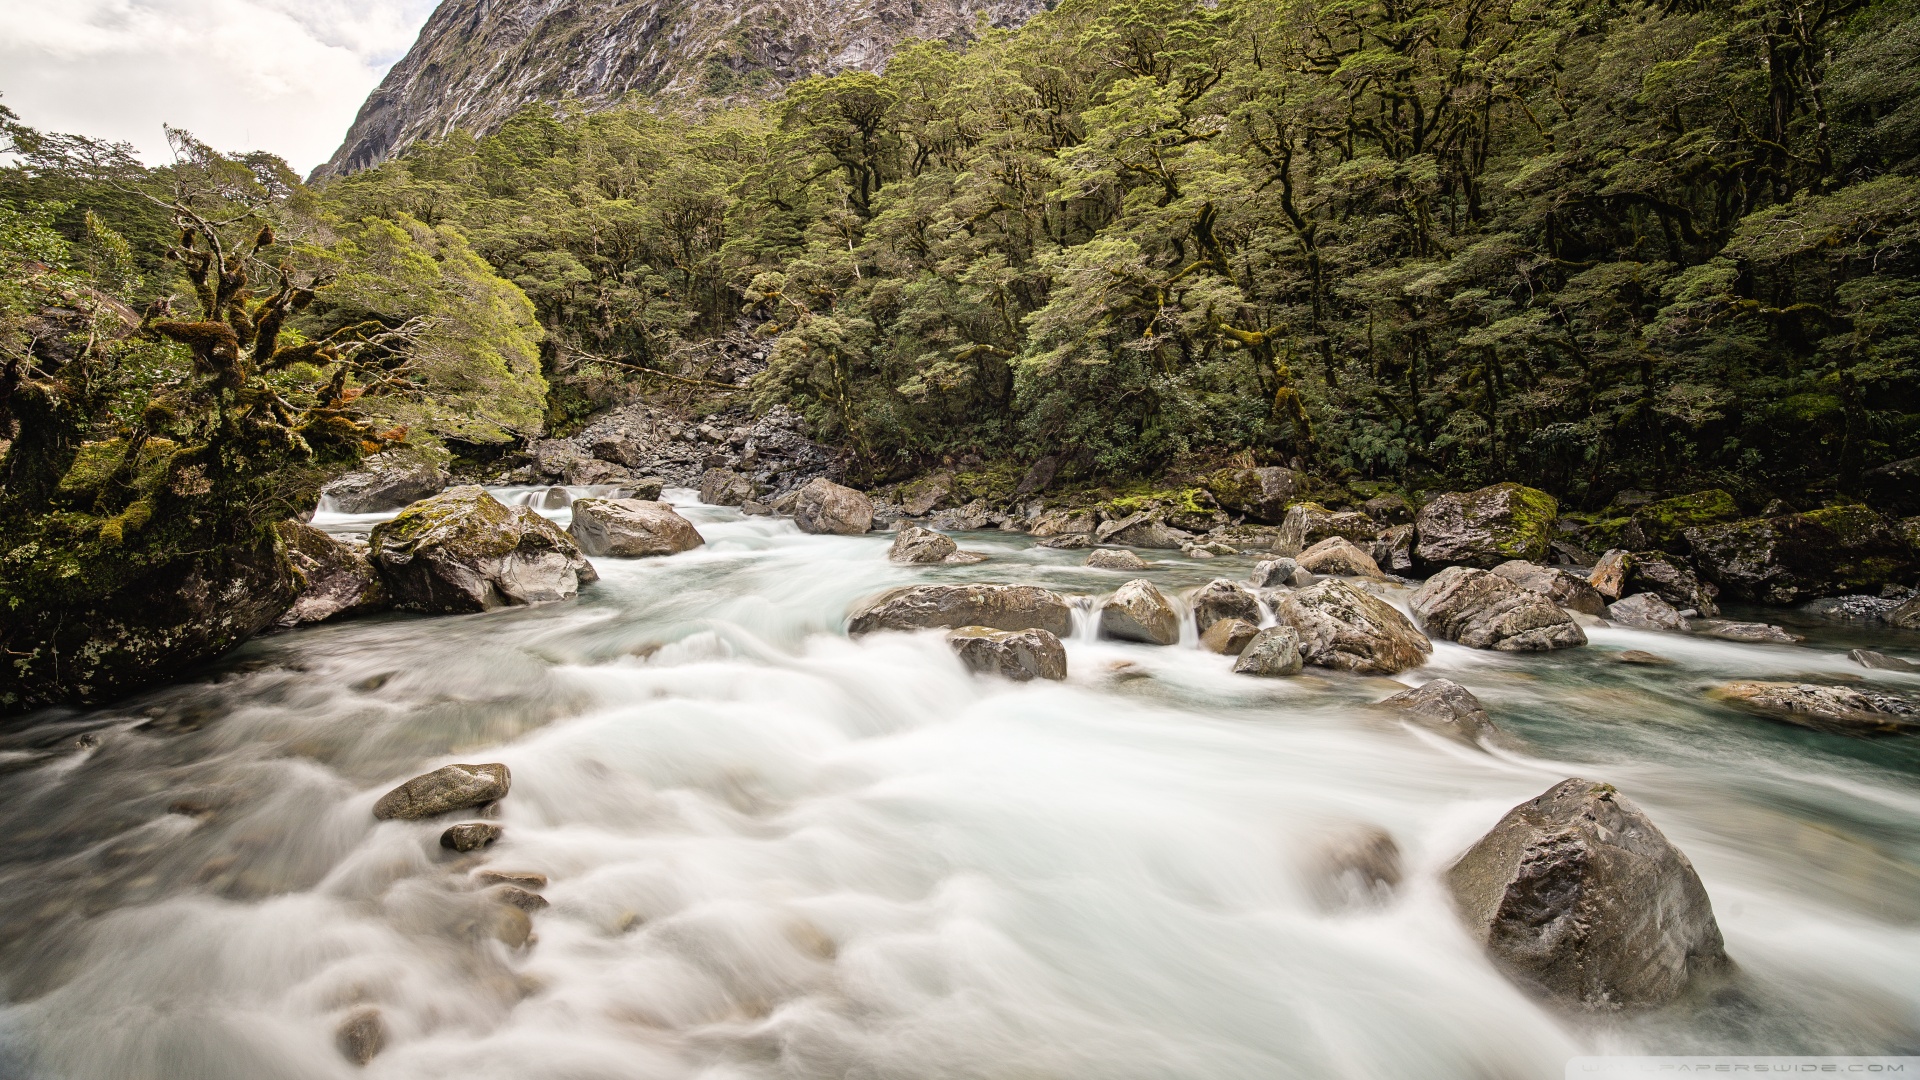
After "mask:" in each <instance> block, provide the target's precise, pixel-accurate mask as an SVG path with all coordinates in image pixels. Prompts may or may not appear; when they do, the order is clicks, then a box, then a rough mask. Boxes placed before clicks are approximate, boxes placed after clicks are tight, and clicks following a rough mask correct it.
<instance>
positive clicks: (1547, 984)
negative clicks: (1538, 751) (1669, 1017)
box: [1447, 778, 1730, 1012]
mask: <svg viewBox="0 0 1920 1080" xmlns="http://www.w3.org/2000/svg"><path fill="white" fill-rule="evenodd" d="M1447 887H1448V889H1449V891H1450V892H1451V893H1452V894H1453V901H1454V905H1455V907H1456V908H1457V909H1458V910H1459V912H1460V915H1461V918H1462V919H1463V920H1464V921H1465V922H1466V924H1467V929H1468V930H1469V931H1470V932H1471V933H1472V934H1473V936H1474V938H1475V939H1476V940H1478V941H1479V942H1480V943H1481V944H1482V945H1483V946H1485V948H1486V950H1487V952H1488V953H1489V954H1490V955H1491V956H1492V958H1493V961H1494V963H1495V965H1496V966H1498V967H1499V968H1500V969H1501V970H1502V971H1503V972H1505V973H1506V974H1507V976H1508V977H1509V978H1511V979H1513V980H1514V981H1515V982H1517V983H1519V984H1520V985H1522V986H1524V987H1526V988H1528V989H1530V990H1533V991H1535V992H1536V993H1539V994H1541V995H1542V996H1544V997H1546V998H1548V999H1550V1000H1553V1001H1555V1002H1558V1003H1560V1004H1562V1005H1565V1006H1569V1007H1572V1008H1575V1009H1579V1010H1585V1011H1592V1012H1611V1011H1617V1010H1627V1009H1641V1008H1649V1007H1653V1006H1658V1005H1664V1004H1667V1003H1668V1002H1671V1001H1673V1000H1674V999H1675V998H1677V997H1679V996H1680V994H1681V993H1682V992H1683V991H1685V990H1686V988H1687V986H1688V984H1689V982H1691V981H1692V980H1693V979H1695V978H1698V977H1702V976H1708V975H1713V974H1718V973H1720V972H1722V971H1724V970H1726V969H1727V967H1728V966H1729V963H1730V962H1729V961H1728V960H1727V955H1726V949H1725V946H1724V944H1723V943H1722V941H1721V938H1720V926H1719V924H1718V923H1717V922H1715V920H1714V917H1713V904H1712V902H1711V901H1710V900H1709V899H1708V898H1707V890H1706V887H1705V886H1704V885H1702V884H1701V883H1700V875H1699V874H1697V873H1695V872H1694V869H1693V864H1692V863H1690V862H1688V861H1687V857H1686V856H1685V855H1684V854H1682V853H1681V852H1680V849H1678V848H1676V847H1674V846H1673V844H1672V843H1671V842H1669V841H1668V840H1667V838H1666V837H1665V836H1663V835H1661V832H1660V830H1659V829H1658V828H1655V827H1654V824H1653V822H1652V821H1650V820H1648V818H1647V816H1646V814H1644V813H1642V812H1641V810H1640V808H1639V807H1637V806H1635V805H1633V804H1632V803H1631V802H1628V801H1627V799H1626V798H1625V797H1623V796H1622V795H1621V794H1620V793H1619V792H1617V791H1615V790H1614V788H1613V786H1612V785H1611V784H1597V783H1594V782H1592V781H1589V780H1581V779H1577V778H1576V779H1569V780H1563V781H1561V782H1560V783H1558V784H1555V785H1554V786H1553V787H1551V788H1549V789H1548V790H1547V791H1546V792H1545V793H1544V794H1542V795H1540V796H1539V797H1537V798H1535V799H1532V800H1530V801H1528V802H1524V803H1521V804H1520V805H1519V806H1516V807H1514V808H1513V809H1512V810H1510V811H1508V812H1507V815H1506V816H1505V817H1503V818H1501V819H1500V822H1499V824H1497V825H1495V826H1494V827H1493V829H1492V830H1491V831H1489V832H1488V833H1487V834H1486V835H1485V836H1483V837H1481V838H1480V840H1479V842H1478V843H1476V844H1474V845H1473V847H1472V848H1471V849H1469V850H1468V851H1467V853H1466V854H1465V855H1463V856H1461V857H1460V861H1458V862H1456V863H1454V864H1453V866H1452V867H1451V868H1450V869H1448V871H1447Z"/></svg>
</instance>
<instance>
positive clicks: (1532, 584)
mask: <svg viewBox="0 0 1920 1080" xmlns="http://www.w3.org/2000/svg"><path fill="white" fill-rule="evenodd" d="M1493 573H1495V574H1498V575H1500V576H1501V577H1503V578H1506V579H1507V580H1508V581H1511V582H1513V583H1514V584H1515V585H1518V586H1520V587H1521V588H1523V589H1526V590H1528V591H1529V592H1536V593H1539V594H1540V595H1541V596H1544V597H1546V598H1547V599H1549V600H1551V601H1553V602H1554V603H1555V604H1558V605H1560V606H1561V607H1563V608H1566V609H1567V610H1568V611H1578V612H1580V613H1581V614H1583V615H1605V614H1606V613H1607V600H1606V597H1603V596H1601V595H1600V590H1598V589H1596V588H1594V587H1593V584H1592V583H1591V582H1589V581H1588V580H1587V579H1586V578H1585V577H1584V576H1582V575H1580V574H1576V573H1574V572H1572V571H1571V570H1562V569H1561V568H1560V567H1557V566H1541V565H1540V564H1539V563H1530V562H1526V561H1525V560H1522V559H1509V560H1507V561H1506V562H1503V563H1501V564H1500V565H1499V566H1496V567H1494V568H1493Z"/></svg>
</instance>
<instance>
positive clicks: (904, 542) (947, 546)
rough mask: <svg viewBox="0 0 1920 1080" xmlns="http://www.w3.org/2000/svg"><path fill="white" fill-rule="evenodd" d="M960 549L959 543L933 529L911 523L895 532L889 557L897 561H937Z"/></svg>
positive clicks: (888, 553)
mask: <svg viewBox="0 0 1920 1080" xmlns="http://www.w3.org/2000/svg"><path fill="white" fill-rule="evenodd" d="M958 550H960V546H959V545H958V544H955V543H954V542H953V541H952V540H951V539H949V538H947V537H945V536H942V535H940V534H939V533H937V532H934V531H933V530H932V529H923V528H921V527H919V526H918V525H909V526H907V527H906V528H904V529H901V530H900V531H899V532H898V533H895V534H894V537H893V546H892V547H890V548H888V549H887V559H888V560H889V561H891V562H897V563H937V562H943V561H945V559H946V557H947V556H949V555H952V554H953V553H954V552H956V551H958Z"/></svg>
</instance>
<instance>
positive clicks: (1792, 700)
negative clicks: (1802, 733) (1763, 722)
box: [1713, 682, 1920, 735]
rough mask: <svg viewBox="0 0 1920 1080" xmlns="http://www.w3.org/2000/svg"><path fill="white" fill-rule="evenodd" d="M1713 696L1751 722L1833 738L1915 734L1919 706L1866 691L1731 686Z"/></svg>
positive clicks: (1800, 686) (1919, 718) (1771, 684)
mask: <svg viewBox="0 0 1920 1080" xmlns="http://www.w3.org/2000/svg"><path fill="white" fill-rule="evenodd" d="M1713 696H1714V697H1716V698H1718V699H1720V700H1721V701H1724V702H1726V703H1727V704H1729V705H1732V706H1734V707H1735V708H1737V709H1741V710H1743V711H1745V712H1750V713H1753V714H1754V715H1756V716H1764V717H1767V718H1769V719H1773V720H1784V721H1786V722H1787V723H1789V724H1796V725H1798V726H1800V727H1804V728H1812V729H1813V730H1815V731H1827V732H1833V733H1835V734H1838V735H1899V734H1915V733H1920V704H1916V703H1914V702H1912V701H1909V700H1907V699H1906V698H1903V697H1899V696H1897V695H1894V694H1889V693H1886V692H1885V691H1882V690H1875V689H1872V688H1870V687H1852V686H1821V685H1818V684H1814V683H1788V682H1733V683H1727V684H1726V685H1724V686H1720V687H1717V688H1715V689H1714V691H1713Z"/></svg>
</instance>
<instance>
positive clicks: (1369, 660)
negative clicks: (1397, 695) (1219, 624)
mask: <svg viewBox="0 0 1920 1080" xmlns="http://www.w3.org/2000/svg"><path fill="white" fill-rule="evenodd" d="M1275 614H1276V615H1278V616H1279V617H1280V621H1282V622H1284V623H1286V624H1287V625H1289V626H1291V627H1293V628H1294V629H1295V630H1297V631H1299V633H1300V655H1301V657H1302V658H1303V659H1305V661H1306V662H1307V663H1309V664H1312V665H1314V666H1315V667H1327V668H1336V669H1339V670H1341V671H1355V672H1359V673H1361V674H1365V675H1392V674H1393V673H1395V672H1397V671H1405V670H1406V669H1407V668H1410V667H1419V666H1420V665H1421V664H1424V663H1426V662H1427V657H1428V656H1430V655H1432V653H1433V642H1431V641H1429V640H1427V636H1426V635H1425V634H1423V633H1421V632H1420V630H1419V628H1418V627H1416V626H1414V625H1413V623H1411V622H1409V621H1408V620H1407V617H1406V616H1405V615H1402V614H1400V612H1398V611H1397V610H1395V609H1394V607H1393V605H1391V604H1389V603H1387V602H1386V601H1385V600H1382V599H1380V598H1379V597H1377V596H1374V595H1372V594H1370V593H1366V592H1362V591H1361V590H1359V589H1356V588H1354V587H1353V586H1351V585H1349V584H1347V583H1346V582H1345V581H1343V580H1341V579H1339V578H1328V579H1327V580H1325V581H1322V582H1319V583H1318V584H1315V585H1310V586H1308V587H1307V588H1304V589H1300V590H1298V591H1296V592H1291V593H1287V594H1285V595H1283V596H1280V597H1279V598H1278V600H1277V603H1276V605H1275ZM1248 649H1249V651H1251V649H1252V646H1249V647H1248ZM1243 655H1244V654H1243Z"/></svg>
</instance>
